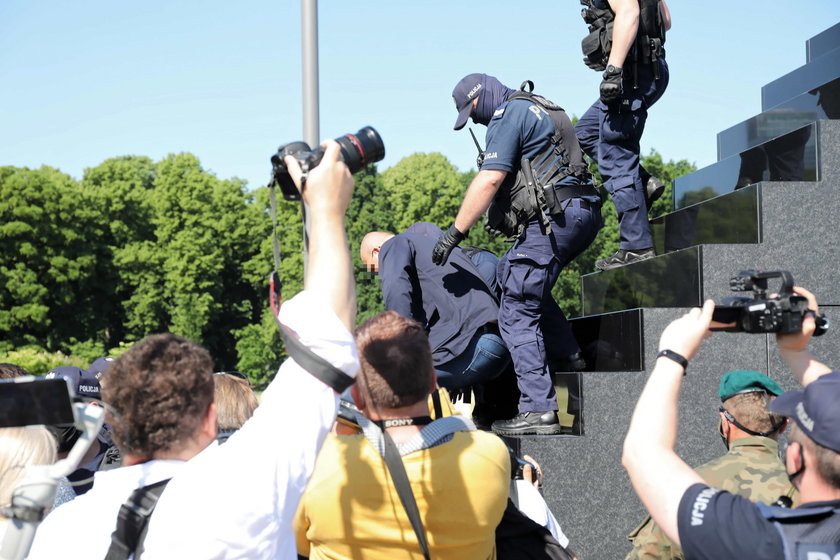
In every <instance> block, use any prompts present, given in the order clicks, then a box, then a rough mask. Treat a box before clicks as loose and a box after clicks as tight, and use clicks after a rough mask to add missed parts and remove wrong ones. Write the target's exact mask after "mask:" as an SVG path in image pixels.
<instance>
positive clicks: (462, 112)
mask: <svg viewBox="0 0 840 560" xmlns="http://www.w3.org/2000/svg"><path fill="white" fill-rule="evenodd" d="M486 77H487V75H486V74H469V75H467V76H464V77H463V78H461V81H460V82H458V84H457V85H456V86H455V89H453V90H452V99H454V100H455V108H456V109H457V110H458V119H457V120H456V121H455V130H461V129H462V128H464V125H465V124H467V119H468V118H470V112H471V111H472V102H473V99H475V98H476V97H478V94H479V92H481V89H482V88H483V87H484V78H486Z"/></svg>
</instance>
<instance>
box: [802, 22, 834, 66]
mask: <svg viewBox="0 0 840 560" xmlns="http://www.w3.org/2000/svg"><path fill="white" fill-rule="evenodd" d="M837 47H840V23H835V24H834V25H832V26H831V27H829V28H828V29H826V30H825V31H823V32H822V33H820V34H818V35H814V36H813V37H811V38H810V39H808V40H807V41H806V42H805V59H806V60H807V61H808V62H811V61H812V60H816V59H818V58H819V57H821V56H823V55H824V54H826V53H828V52H829V51H832V50H834V49H836V48H837Z"/></svg>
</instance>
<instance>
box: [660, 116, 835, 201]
mask: <svg viewBox="0 0 840 560" xmlns="http://www.w3.org/2000/svg"><path fill="white" fill-rule="evenodd" d="M816 130H817V127H816V124H810V125H807V126H804V127H802V128H799V129H796V130H794V131H792V132H788V133H787V134H784V135H782V136H779V137H778V138H775V139H773V140H770V141H769V142H765V143H763V144H760V145H758V146H755V147H754V148H751V149H749V150H746V151H745V152H743V153H741V154H738V155H735V156H730V157H728V158H726V159H723V160H721V161H719V162H717V163H713V164H712V165H709V166H708V167H704V168H703V169H699V170H697V171H695V172H694V173H689V174H688V175H684V176H682V177H680V178H678V179H676V180H675V181H674V207H675V208H685V207H686V206H690V205H692V204H697V203H698V202H701V201H703V200H708V199H710V198H714V197H716V196H719V195H722V194H726V193H729V192H732V191H735V190H738V189H740V188H743V187H746V186H747V185H752V184H754V183H758V182H760V181H816V180H817V179H818V178H819V177H818V161H817V141H816V137H817V133H816Z"/></svg>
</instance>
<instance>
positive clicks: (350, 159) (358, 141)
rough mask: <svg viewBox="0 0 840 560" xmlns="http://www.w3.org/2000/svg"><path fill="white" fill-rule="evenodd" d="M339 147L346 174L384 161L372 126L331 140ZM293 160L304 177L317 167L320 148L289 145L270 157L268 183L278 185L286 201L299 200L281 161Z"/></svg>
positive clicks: (302, 144) (380, 145)
mask: <svg viewBox="0 0 840 560" xmlns="http://www.w3.org/2000/svg"><path fill="white" fill-rule="evenodd" d="M335 141H336V142H338V145H339V146H340V147H341V159H342V160H344V163H346V164H347V167H348V168H349V169H350V173H358V172H359V171H361V170H362V169H364V168H365V167H366V166H367V165H368V164H370V163H375V162H377V161H381V160H382V159H383V158H384V157H385V145H384V144H383V143H382V138H381V137H380V136H379V133H378V132H376V129H374V128H373V127H372V126H366V127H364V128H361V129H359V132H357V133H356V134H349V133H348V134H345V135H344V136H339V137H338V138H336V139H335ZM286 156H294V157H295V158H296V159H297V160H298V161H299V162H300V167H301V169H302V170H303V172H304V173H308V172H309V171H311V170H312V169H314V168H315V167H317V166H318V164H319V163H321V159H322V158H323V157H324V148H322V147H320V146H319V147H317V148H315V149H314V150H313V149H312V148H310V147H309V144H307V143H306V142H289V143H288V144H283V145H282V146H280V147H279V148H277V153H276V154H274V155H273V156H271V167H272V170H271V181H272V183H271V184H273V183H276V184H278V185H280V191H281V192H282V193H283V198H285V199H286V200H300V192H298V190H297V188H295V184H294V182H293V181H292V178H291V176H290V175H289V170H288V169H287V168H286V163H285V162H284V161H283V158H284V157H286Z"/></svg>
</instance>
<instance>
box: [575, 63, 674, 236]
mask: <svg viewBox="0 0 840 560" xmlns="http://www.w3.org/2000/svg"><path fill="white" fill-rule="evenodd" d="M637 82H638V87H634V84H633V72H632V70H631V69H630V68H629V67H628V69H626V70H625V73H624V82H623V84H622V87H623V90H624V95H623V98H622V100H621V101H620V102H617V103H614V104H610V105H609V106H608V105H605V104H604V103H603V102H602V101H601V100H600V99H599V100H598V101H596V102H595V103H593V104H592V106H591V107H590V108H589V109H588V110H587V111H586V112H585V113H584V114H583V116H582V117H581V118H580V120H579V121H578V122H577V124H576V125H575V133H576V134H577V137H578V140H579V141H580V146H581V148H583V151H584V152H586V155H588V156H589V157H591V158H592V159H594V160H595V161H596V162H597V163H598V170H599V171H600V173H601V178H602V179H603V180H604V187H606V189H607V191H608V192H609V193H610V197H611V198H612V201H613V204H615V209H616V211H617V212H618V229H619V247H620V248H621V249H625V250H633V249H647V248H648V247H653V238H652V237H651V234H650V226H649V225H648V218H647V207H646V206H645V190H644V189H645V185H643V184H642V181H641V178H640V176H639V152H640V151H641V147H640V144H639V142H640V140H641V138H642V133H643V132H644V130H645V123H646V122H647V111H648V108H649V107H650V106H652V105H653V104H654V103H656V102H657V101H658V100H659V98H660V97H661V96H662V94H663V93H665V89H666V88H667V87H668V65H667V64H666V63H665V59H664V58H660V59H659V79H658V80H656V79H654V74H653V66H652V65H650V64H646V65H645V64H640V65H638V77H637Z"/></svg>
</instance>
